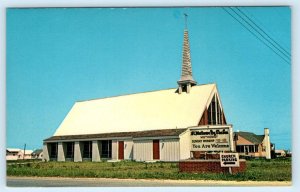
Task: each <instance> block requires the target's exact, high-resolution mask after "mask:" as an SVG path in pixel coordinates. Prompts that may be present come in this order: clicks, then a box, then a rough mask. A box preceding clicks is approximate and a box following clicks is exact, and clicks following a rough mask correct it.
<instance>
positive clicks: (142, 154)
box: [133, 140, 153, 161]
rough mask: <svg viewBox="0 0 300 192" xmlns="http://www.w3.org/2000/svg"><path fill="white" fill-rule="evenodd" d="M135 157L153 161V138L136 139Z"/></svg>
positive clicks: (137, 159) (135, 158)
mask: <svg viewBox="0 0 300 192" xmlns="http://www.w3.org/2000/svg"><path fill="white" fill-rule="evenodd" d="M133 159H134V160H136V161H152V160H153V141H152V140H137V141H134V147H133Z"/></svg>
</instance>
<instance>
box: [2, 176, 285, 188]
mask: <svg viewBox="0 0 300 192" xmlns="http://www.w3.org/2000/svg"><path fill="white" fill-rule="evenodd" d="M278 185H280V186H289V185H291V182H266V181H262V182H251V181H245V182H244V181H243V182H236V181H203V180H201V181H195V180H186V181H183V180H145V179H105V178H57V177H7V186H8V187H164V186H166V187H167V186H168V187H173V186H192V187H195V186H278Z"/></svg>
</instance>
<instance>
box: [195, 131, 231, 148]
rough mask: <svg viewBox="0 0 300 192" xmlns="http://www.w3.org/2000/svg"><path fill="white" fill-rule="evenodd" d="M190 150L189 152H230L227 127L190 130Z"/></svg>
mask: <svg viewBox="0 0 300 192" xmlns="http://www.w3.org/2000/svg"><path fill="white" fill-rule="evenodd" d="M191 148H192V149H191V151H230V129H229V127H225V128H199V129H193V130H191Z"/></svg>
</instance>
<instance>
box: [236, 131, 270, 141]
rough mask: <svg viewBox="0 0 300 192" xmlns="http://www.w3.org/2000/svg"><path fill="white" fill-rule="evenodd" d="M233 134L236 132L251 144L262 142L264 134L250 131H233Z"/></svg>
mask: <svg viewBox="0 0 300 192" xmlns="http://www.w3.org/2000/svg"><path fill="white" fill-rule="evenodd" d="M235 134H238V135H239V136H241V137H243V138H244V139H246V140H248V141H250V142H251V143H253V144H260V143H262V142H263V140H264V138H265V136H264V135H256V134H254V133H251V132H242V131H241V132H235Z"/></svg>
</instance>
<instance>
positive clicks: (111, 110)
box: [54, 84, 217, 136]
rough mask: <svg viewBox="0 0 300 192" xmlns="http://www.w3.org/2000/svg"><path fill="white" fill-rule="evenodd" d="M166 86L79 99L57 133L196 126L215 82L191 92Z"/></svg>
mask: <svg viewBox="0 0 300 192" xmlns="http://www.w3.org/2000/svg"><path fill="white" fill-rule="evenodd" d="M175 92H176V89H167V90H160V91H153V92H146V93H137V94H131V95H124V96H117V97H109V98H103V99H95V100H89V101H82V102H76V103H75V104H74V106H73V107H72V109H71V111H70V112H69V114H68V115H67V116H66V118H65V119H64V121H63V122H62V123H61V125H60V126H59V128H58V129H57V131H56V132H55V134H54V136H62V135H87V134H102V133H113V132H135V131H145V130H159V129H175V128H186V127H190V126H197V125H198V123H199V121H200V118H201V116H202V113H203V111H204V109H205V107H206V106H207V104H208V102H209V99H210V98H211V95H212V94H213V93H215V92H217V88H216V85H215V84H206V85H198V86H194V87H193V88H192V89H191V92H190V93H189V94H186V93H182V94H177V93H175Z"/></svg>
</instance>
